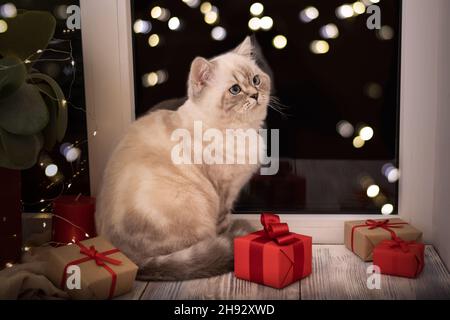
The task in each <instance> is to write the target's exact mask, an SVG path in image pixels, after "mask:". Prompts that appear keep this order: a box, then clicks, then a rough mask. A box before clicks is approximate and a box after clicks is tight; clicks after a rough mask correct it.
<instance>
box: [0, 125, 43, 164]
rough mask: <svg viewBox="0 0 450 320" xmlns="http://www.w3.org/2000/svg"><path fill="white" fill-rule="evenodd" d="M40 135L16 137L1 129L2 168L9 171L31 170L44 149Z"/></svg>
mask: <svg viewBox="0 0 450 320" xmlns="http://www.w3.org/2000/svg"><path fill="white" fill-rule="evenodd" d="M42 144H43V138H42V135H40V134H33V135H28V136H22V135H16V134H12V133H9V132H7V131H5V130H3V129H0V166H2V167H5V168H8V169H18V170H23V169H29V168H31V167H32V166H34V165H35V164H36V162H37V159H38V155H39V152H40V151H41V149H42Z"/></svg>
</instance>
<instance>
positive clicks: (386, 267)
mask: <svg viewBox="0 0 450 320" xmlns="http://www.w3.org/2000/svg"><path fill="white" fill-rule="evenodd" d="M424 252H425V245H424V244H423V243H417V242H415V241H404V240H402V239H400V238H394V239H392V240H383V241H382V242H381V243H379V244H378V245H377V246H376V247H375V249H374V250H373V264H374V265H376V266H378V267H379V268H380V272H381V273H383V274H388V275H393V276H399V277H407V278H417V277H418V276H419V274H420V273H421V272H422V270H423V268H424V266H425V257H424Z"/></svg>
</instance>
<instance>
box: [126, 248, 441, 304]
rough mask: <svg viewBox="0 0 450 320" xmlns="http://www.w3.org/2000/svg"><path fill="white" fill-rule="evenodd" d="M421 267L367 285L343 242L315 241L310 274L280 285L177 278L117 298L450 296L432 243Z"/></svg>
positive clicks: (362, 269) (227, 276)
mask: <svg viewBox="0 0 450 320" xmlns="http://www.w3.org/2000/svg"><path fill="white" fill-rule="evenodd" d="M425 260H426V262H425V264H426V265H425V269H424V271H423V273H422V274H421V275H420V277H419V278H418V279H406V278H400V277H392V276H386V275H381V288H380V289H379V290H378V289H374V290H369V289H368V288H367V277H368V275H367V273H366V272H367V267H368V266H370V265H371V263H365V262H363V261H361V260H360V259H359V258H358V257H357V256H355V255H354V254H353V253H352V252H350V251H349V250H347V249H346V248H345V247H344V246H343V245H314V246H313V273H312V274H311V275H310V276H309V277H308V278H306V279H304V280H302V281H301V282H296V283H294V284H292V285H290V286H289V287H287V288H285V289H282V290H278V289H273V288H269V287H266V286H262V285H258V284H256V283H252V282H248V281H244V280H240V279H237V278H235V277H234V274H233V273H228V274H225V275H222V276H219V277H213V278H208V279H198V280H189V281H180V282H148V283H146V282H136V284H135V288H134V291H133V292H132V293H130V294H128V295H126V296H123V297H121V299H152V300H153V299H156V300H158V299H188V300H189V299H230V300H233V299H243V300H253V299H273V300H285V299H293V300H296V299H305V300H311V299H312V300H323V299H358V300H360V299H389V300H396V299H450V274H449V273H448V271H447V270H446V268H445V266H444V264H443V263H442V261H441V260H440V258H439V256H438V254H437V253H436V251H435V250H434V248H433V247H432V246H427V247H426V250H425Z"/></svg>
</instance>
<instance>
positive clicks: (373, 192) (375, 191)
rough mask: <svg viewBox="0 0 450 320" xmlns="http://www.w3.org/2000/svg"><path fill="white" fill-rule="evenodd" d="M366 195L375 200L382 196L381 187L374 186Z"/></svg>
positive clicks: (368, 189) (370, 187) (369, 188)
mask: <svg viewBox="0 0 450 320" xmlns="http://www.w3.org/2000/svg"><path fill="white" fill-rule="evenodd" d="M366 193H367V196H368V197H369V198H375V197H376V196H378V195H379V194H380V187H379V186H377V185H376V184H373V185H371V186H369V187H368V188H367V192H366Z"/></svg>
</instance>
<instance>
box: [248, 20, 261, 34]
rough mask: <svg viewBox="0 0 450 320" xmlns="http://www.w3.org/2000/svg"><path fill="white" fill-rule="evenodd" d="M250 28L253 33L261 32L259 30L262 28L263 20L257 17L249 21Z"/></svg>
mask: <svg viewBox="0 0 450 320" xmlns="http://www.w3.org/2000/svg"><path fill="white" fill-rule="evenodd" d="M248 27H249V29H250V30H253V31H256V30H259V28H260V27H261V19H259V18H257V17H253V18H251V19H250V20H248Z"/></svg>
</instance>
